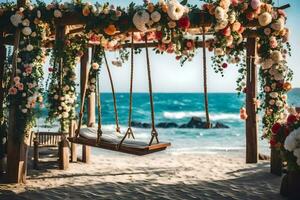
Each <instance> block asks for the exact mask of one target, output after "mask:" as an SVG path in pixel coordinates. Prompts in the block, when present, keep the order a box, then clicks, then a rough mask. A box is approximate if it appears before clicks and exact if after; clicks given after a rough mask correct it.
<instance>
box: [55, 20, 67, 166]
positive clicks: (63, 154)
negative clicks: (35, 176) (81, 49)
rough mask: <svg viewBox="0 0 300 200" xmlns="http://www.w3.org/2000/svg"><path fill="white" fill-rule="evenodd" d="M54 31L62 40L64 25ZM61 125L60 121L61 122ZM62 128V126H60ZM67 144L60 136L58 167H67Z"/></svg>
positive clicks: (56, 37) (57, 38)
mask: <svg viewBox="0 0 300 200" xmlns="http://www.w3.org/2000/svg"><path fill="white" fill-rule="evenodd" d="M55 28H56V30H55V31H56V33H55V40H56V41H62V42H63V41H64V38H65V34H66V26H59V25H56V27H55ZM59 62H60V65H63V63H62V60H60V61H59ZM62 68H63V66H60V70H62ZM59 78H60V87H61V85H62V77H59ZM61 126H62V123H61ZM61 128H63V127H61ZM61 131H62V134H64V133H65V130H61ZM69 162H70V160H69V145H68V141H67V139H66V137H65V135H64V136H63V137H62V140H61V141H60V142H59V169H62V170H66V169H68V167H69Z"/></svg>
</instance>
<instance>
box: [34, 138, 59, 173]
mask: <svg viewBox="0 0 300 200" xmlns="http://www.w3.org/2000/svg"><path fill="white" fill-rule="evenodd" d="M60 141H61V133H59V132H38V133H35V138H34V140H33V153H34V155H33V157H34V168H35V169H37V168H38V162H39V148H50V147H58V145H59V142H60Z"/></svg>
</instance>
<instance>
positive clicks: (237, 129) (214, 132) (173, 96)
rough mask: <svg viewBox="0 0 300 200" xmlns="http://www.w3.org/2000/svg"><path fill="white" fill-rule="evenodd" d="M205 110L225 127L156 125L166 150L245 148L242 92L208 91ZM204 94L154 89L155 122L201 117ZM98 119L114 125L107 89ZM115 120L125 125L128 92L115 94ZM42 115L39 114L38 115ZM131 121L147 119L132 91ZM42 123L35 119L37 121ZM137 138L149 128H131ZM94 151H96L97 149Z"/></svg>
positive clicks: (141, 96)
mask: <svg viewBox="0 0 300 200" xmlns="http://www.w3.org/2000/svg"><path fill="white" fill-rule="evenodd" d="M297 94H300V92H299V91H298V90H294V91H293V92H291V93H290V94H289V103H290V104H292V105H297V103H298V105H299V102H300V101H299V100H300V95H297ZM208 98H209V112H210V118H211V121H212V122H213V123H215V122H222V123H224V124H226V125H228V126H229V127H230V128H229V129H179V128H170V129H157V130H158V133H159V138H160V140H161V141H168V142H171V143H172V146H171V148H169V149H168V150H167V152H169V153H173V154H181V153H222V152H244V151H245V121H243V120H240V118H239V110H240V108H241V106H244V104H245V97H244V95H241V96H238V95H237V94H236V93H210V94H209V95H208ZM203 100H204V97H203V94H200V93H155V94H154V109H155V122H156V123H160V122H176V123H178V124H183V123H187V122H188V121H189V120H190V118H191V117H193V116H197V117H201V118H202V119H203V120H205V110H204V103H203ZM101 102H102V123H103V127H104V129H106V130H107V129H111V130H114V129H115V125H114V108H113V99H112V94H111V93H103V94H101ZM117 103H118V112H119V121H120V125H121V129H122V131H124V132H125V131H126V129H127V123H128V122H127V120H128V105H129V94H128V93H118V94H117ZM42 118H43V117H42ZM132 120H133V121H137V122H146V123H150V122H151V114H150V103H149V95H148V94H147V93H135V94H134V95H133V117H132ZM41 123H43V122H42V120H41V119H40V120H39V124H41ZM259 130H260V132H259V147H260V152H263V153H268V151H269V145H268V143H267V141H262V140H260V136H261V123H260V128H259ZM134 132H135V136H136V139H137V140H143V141H147V140H148V139H149V138H150V129H141V128H134ZM97 152H99V151H98V150H97Z"/></svg>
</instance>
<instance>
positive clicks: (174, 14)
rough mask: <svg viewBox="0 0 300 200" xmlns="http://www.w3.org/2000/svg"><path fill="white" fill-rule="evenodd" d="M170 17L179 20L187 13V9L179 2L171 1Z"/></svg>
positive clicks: (169, 5)
mask: <svg viewBox="0 0 300 200" xmlns="http://www.w3.org/2000/svg"><path fill="white" fill-rule="evenodd" d="M167 5H168V11H167V13H168V16H169V17H170V18H171V19H172V20H174V21H177V20H179V19H180V18H181V17H182V16H183V14H184V13H185V12H186V9H185V7H184V6H182V5H181V4H180V3H179V2H178V1H177V0H170V1H169V2H168V4H167Z"/></svg>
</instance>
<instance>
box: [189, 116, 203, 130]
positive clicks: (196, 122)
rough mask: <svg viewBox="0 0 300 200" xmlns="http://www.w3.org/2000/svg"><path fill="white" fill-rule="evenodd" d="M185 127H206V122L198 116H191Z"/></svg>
mask: <svg viewBox="0 0 300 200" xmlns="http://www.w3.org/2000/svg"><path fill="white" fill-rule="evenodd" d="M185 128H206V123H205V122H203V121H202V119H201V118H200V117H192V118H191V120H190V121H189V122H188V123H187V124H186V126H185Z"/></svg>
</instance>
